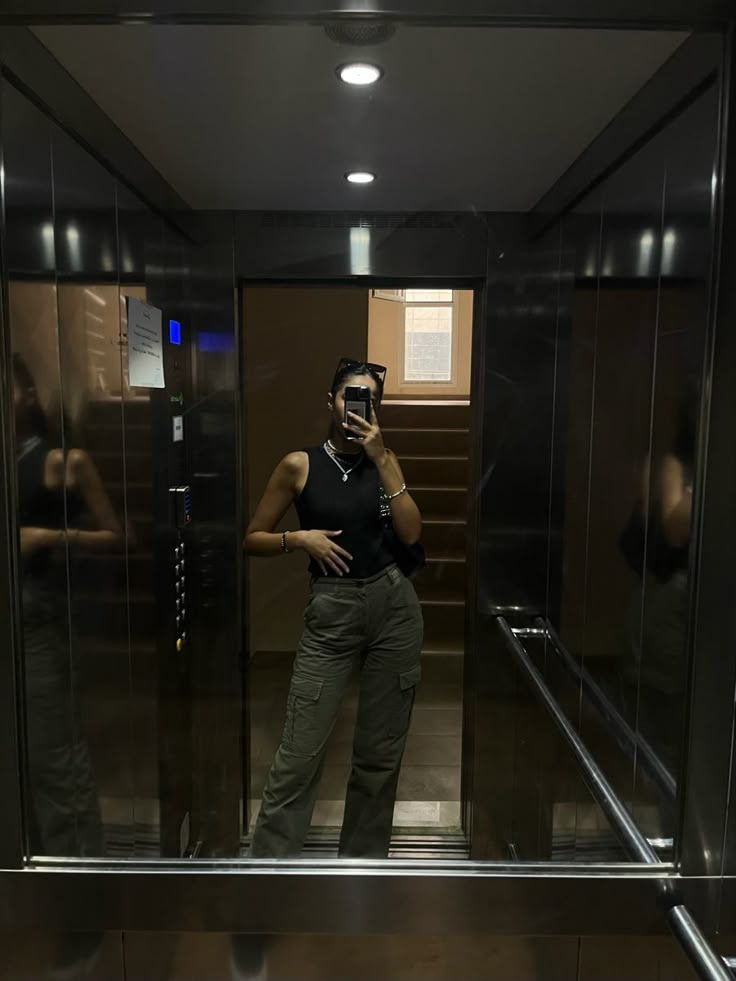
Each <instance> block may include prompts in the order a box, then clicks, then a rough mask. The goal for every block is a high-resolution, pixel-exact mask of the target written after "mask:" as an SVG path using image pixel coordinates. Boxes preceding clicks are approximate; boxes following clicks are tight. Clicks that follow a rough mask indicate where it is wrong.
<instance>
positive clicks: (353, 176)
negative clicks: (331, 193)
mask: <svg viewBox="0 0 736 981" xmlns="http://www.w3.org/2000/svg"><path fill="white" fill-rule="evenodd" d="M375 179H376V175H375V174H372V173H371V172H370V171H369V170H351V171H349V172H348V173H347V174H345V180H346V181H348V183H349V184H372V183H373V181H374V180H375Z"/></svg>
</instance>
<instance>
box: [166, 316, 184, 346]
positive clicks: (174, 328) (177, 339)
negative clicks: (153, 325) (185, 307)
mask: <svg viewBox="0 0 736 981" xmlns="http://www.w3.org/2000/svg"><path fill="white" fill-rule="evenodd" d="M169 341H170V342H171V343H172V344H181V324H180V323H179V321H178V320H170V321H169Z"/></svg>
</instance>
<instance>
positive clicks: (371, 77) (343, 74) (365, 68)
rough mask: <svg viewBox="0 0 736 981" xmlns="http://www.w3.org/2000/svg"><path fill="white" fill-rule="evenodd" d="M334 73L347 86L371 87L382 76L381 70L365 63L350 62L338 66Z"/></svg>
mask: <svg viewBox="0 0 736 981" xmlns="http://www.w3.org/2000/svg"><path fill="white" fill-rule="evenodd" d="M335 71H336V72H337V77H338V78H339V79H341V80H342V81H343V82H345V83H346V84H347V85H373V84H374V83H375V82H377V81H378V79H379V78H380V77H381V76H382V75H383V69H382V68H379V67H378V65H371V64H369V63H368V62H367V61H351V62H350V63H349V64H347V65H338V67H337V68H336V69H335Z"/></svg>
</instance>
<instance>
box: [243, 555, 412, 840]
mask: <svg viewBox="0 0 736 981" xmlns="http://www.w3.org/2000/svg"><path fill="white" fill-rule="evenodd" d="M422 639H423V621H422V612H421V607H420V605H419V600H418V599H417V595H416V592H415V591H414V587H413V586H412V584H411V583H410V582H409V580H408V579H406V578H405V577H404V576H403V574H402V573H401V572H400V571H399V570H398V569H397V568H396V567H395V566H390V567H389V568H388V569H385V570H384V571H383V572H382V573H380V574H379V575H377V576H373V577H372V578H371V579H362V580H361V579H339V580H333V579H316V580H315V581H314V582H313V584H312V589H311V594H310V598H309V602H308V603H307V608H306V610H305V613H304V633H303V635H302V639H301V642H300V644H299V648H298V650H297V654H296V659H295V662H294V671H293V675H292V679H291V687H290V690H289V697H288V702H287V711H286V723H285V725H284V731H283V735H282V737H281V745H280V746H279V748H278V751H277V753H276V756H275V758H274V761H273V764H272V766H271V771H270V773H269V777H268V781H267V783H266V788H265V790H264V792H263V800H262V803H261V810H260V813H259V815H258V820H257V822H256V827H255V830H254V833H253V841H252V844H251V852H250V853H251V855H252V856H253V857H258V858H273V857H286V856H294V855H298V854H299V853H300V851H301V849H302V845H303V843H304V839H305V837H306V834H307V831H308V830H309V824H310V821H311V817H312V811H313V809H314V804H315V799H316V795H317V788H318V785H319V780H320V776H321V774H322V768H323V766H324V758H325V748H326V745H327V740H328V738H329V736H330V733H331V732H332V729H333V726H334V724H335V719H336V717H337V713H338V709H339V708H340V703H341V701H342V698H343V695H344V693H345V688H346V686H347V683H348V679H349V677H350V674H351V670H352V668H353V666H354V665H355V663H356V662H358V663H359V664H360V695H359V700H358V717H357V722H356V726H355V736H354V741H353V759H352V771H351V774H350V779H349V782H348V788H347V795H346V798H345V817H344V821H343V826H342V833H341V835H340V854H341V855H344V856H350V857H369V858H385V857H386V856H387V854H388V848H389V842H390V840H391V827H392V822H393V810H394V800H395V797H396V786H397V783H398V779H399V769H400V767H401V758H402V756H403V753H404V746H405V744H406V735H407V732H408V729H409V722H410V719H411V710H412V706H413V703H414V690H415V688H416V685H417V683H418V682H419V679H420V677H421V668H420V664H419V658H420V651H421V647H422Z"/></svg>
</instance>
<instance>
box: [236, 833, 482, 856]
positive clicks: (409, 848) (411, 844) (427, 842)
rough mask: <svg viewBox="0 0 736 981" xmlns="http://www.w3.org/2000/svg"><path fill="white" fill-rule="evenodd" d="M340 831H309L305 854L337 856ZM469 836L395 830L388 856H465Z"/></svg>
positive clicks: (245, 846) (243, 846)
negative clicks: (406, 832) (402, 832)
mask: <svg viewBox="0 0 736 981" xmlns="http://www.w3.org/2000/svg"><path fill="white" fill-rule="evenodd" d="M339 838H340V834H339V831H338V830H336V829H335V830H334V831H333V830H331V831H312V832H310V833H309V835H308V836H307V839H306V841H305V843H304V851H303V853H302V854H303V857H304V858H336V857H337V848H338V842H339ZM249 848H250V841H249V839H248V838H242V839H241V843H240V854H241V856H242V857H243V858H247V857H248V851H249ZM468 856H469V850H468V840H467V838H466V837H465V835H464V834H463V833H462V832H457V831H452V832H447V833H446V834H436V833H433V834H421V833H409V834H395V835H392V836H391V847H390V849H389V858H415V859H416V858H421V859H437V860H440V859H464V858H468Z"/></svg>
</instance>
